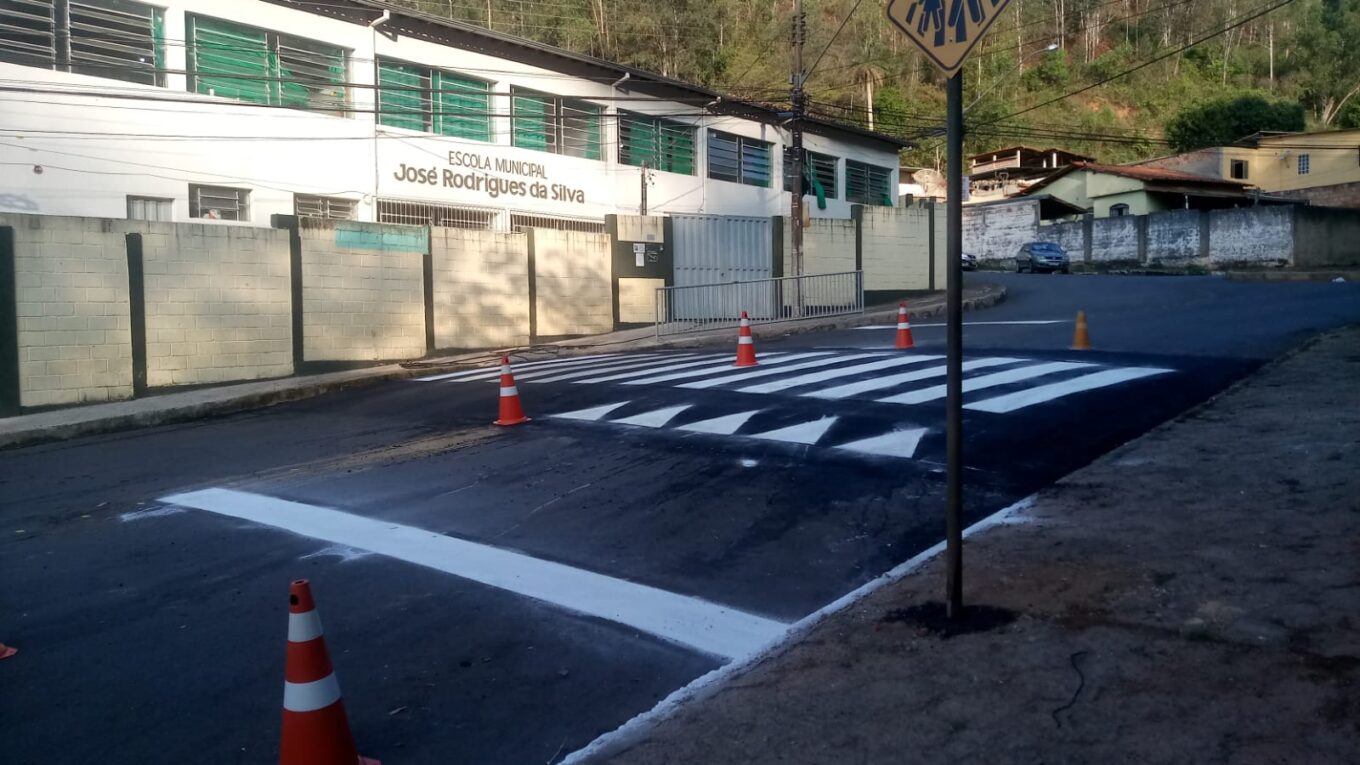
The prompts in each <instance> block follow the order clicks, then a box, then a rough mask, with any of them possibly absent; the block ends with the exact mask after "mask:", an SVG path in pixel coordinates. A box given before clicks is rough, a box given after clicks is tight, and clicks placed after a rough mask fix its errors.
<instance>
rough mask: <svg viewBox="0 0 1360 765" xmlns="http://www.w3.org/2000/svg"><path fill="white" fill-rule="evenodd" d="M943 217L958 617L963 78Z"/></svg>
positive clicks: (948, 585) (951, 537) (952, 112)
mask: <svg viewBox="0 0 1360 765" xmlns="http://www.w3.org/2000/svg"><path fill="white" fill-rule="evenodd" d="M946 109H947V119H946V122H947V126H948V133H949V137H948V143H949V148H948V151H946V152H945V153H946V154H947V155H948V163H949V173H948V176H947V177H948V181H947V186H948V192H947V199H946V200H945V204H946V214H945V232H946V240H945V273H946V274H947V276H946V277H945V279H946V284H945V290H946V297H945V317H946V318H945V323H946V329H945V338H946V339H945V348H946V350H945V353H946V356H945V407H944V408H945V453H946V459H947V460H948V473H947V476H946V489H945V495H946V498H947V499H946V507H945V513H946V515H945V598H946V600H945V606H946V611H947V612H948V614H949V618H950V619H959V618H960V617H962V616H963V73H962V72H958V73H956V74H954V76H952V77H950V78H949V89H948V104H947V106H946Z"/></svg>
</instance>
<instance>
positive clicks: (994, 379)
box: [893, 361, 1095, 404]
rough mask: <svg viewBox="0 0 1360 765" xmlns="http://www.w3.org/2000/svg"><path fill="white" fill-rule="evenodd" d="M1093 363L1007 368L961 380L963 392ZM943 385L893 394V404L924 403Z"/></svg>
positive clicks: (942, 392)
mask: <svg viewBox="0 0 1360 765" xmlns="http://www.w3.org/2000/svg"><path fill="white" fill-rule="evenodd" d="M1093 366H1095V364H1081V363H1077V362H1075V361H1054V362H1050V363H1048V364H1035V365H1034V366H1032V367H1020V368H1019V369H1007V370H1006V371H1004V372H994V373H992V374H989V375H982V376H981V377H971V378H969V379H967V380H964V381H963V392H964V393H970V392H972V391H975V390H984V389H986V388H995V387H997V386H999V385H1009V384H1010V383H1015V382H1021V381H1023V380H1032V379H1034V378H1035V377H1043V376H1044V375H1051V374H1054V373H1055V372H1067V371H1070V370H1073V369H1086V368H1087V367H1093ZM945 393H946V390H945V386H943V385H934V386H931V387H929V388H922V389H920V390H914V391H910V392H907V393H903V394H901V395H897V396H893V403H895V404H924V403H925V402H927V401H935V400H937V399H942V398H944V397H945Z"/></svg>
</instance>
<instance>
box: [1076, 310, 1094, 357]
mask: <svg viewBox="0 0 1360 765" xmlns="http://www.w3.org/2000/svg"><path fill="white" fill-rule="evenodd" d="M1072 350H1074V351H1089V350H1091V336H1090V335H1089V334H1088V333H1087V330H1086V312H1085V311H1077V331H1076V333H1074V334H1073V335H1072Z"/></svg>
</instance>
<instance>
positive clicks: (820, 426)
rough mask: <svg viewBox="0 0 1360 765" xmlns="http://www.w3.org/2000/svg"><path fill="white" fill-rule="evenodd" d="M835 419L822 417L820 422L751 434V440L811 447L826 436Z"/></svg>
mask: <svg viewBox="0 0 1360 765" xmlns="http://www.w3.org/2000/svg"><path fill="white" fill-rule="evenodd" d="M836 419H837V418H836V417H835V416H834V415H833V416H830V417H823V418H822V419H820V420H813V421H811V422H800V423H798V424H797V425H790V426H788V427H787V428H779V429H778V430H768V431H766V432H764V433H753V434H751V438H759V439H761V440H764V441H785V442H787V443H791V444H807V445H808V446H812V445H813V444H815V443H817V442H818V441H820V440H821V439H822V436H824V435H826V432H827V431H828V430H830V429H831V426H832V425H835V424H836Z"/></svg>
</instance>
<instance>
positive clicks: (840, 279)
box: [656, 271, 864, 337]
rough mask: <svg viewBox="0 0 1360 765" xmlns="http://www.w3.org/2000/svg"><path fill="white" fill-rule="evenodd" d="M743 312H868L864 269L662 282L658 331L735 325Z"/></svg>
mask: <svg viewBox="0 0 1360 765" xmlns="http://www.w3.org/2000/svg"><path fill="white" fill-rule="evenodd" d="M742 311H745V312H746V314H747V316H749V317H750V319H751V323H752V324H773V323H775V322H780V321H795V320H797V319H814V318H819V317H823V316H841V315H845V314H855V313H864V272H863V271H845V272H842V273H836V274H813V275H811V276H785V277H780V278H775V279H756V280H754V281H748V282H726V283H723V284H696V285H693V286H687V287H660V288H658V289H657V291H656V335H657V337H660V336H662V335H676V334H681V333H684V332H702V331H703V330H706V329H722V328H724V327H735V326H737V323H738V319H739V317H740V316H741V312H742Z"/></svg>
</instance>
